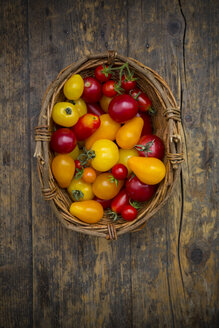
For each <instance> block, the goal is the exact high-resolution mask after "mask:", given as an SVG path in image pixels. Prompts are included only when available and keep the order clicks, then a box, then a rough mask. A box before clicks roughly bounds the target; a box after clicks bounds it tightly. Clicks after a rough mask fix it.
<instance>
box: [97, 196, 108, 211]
mask: <svg viewBox="0 0 219 328" xmlns="http://www.w3.org/2000/svg"><path fill="white" fill-rule="evenodd" d="M93 200H96V202H98V203H100V204H101V205H102V206H103V208H104V210H105V209H106V208H110V204H111V201H112V199H101V198H98V197H96V196H95V197H94V198H93Z"/></svg>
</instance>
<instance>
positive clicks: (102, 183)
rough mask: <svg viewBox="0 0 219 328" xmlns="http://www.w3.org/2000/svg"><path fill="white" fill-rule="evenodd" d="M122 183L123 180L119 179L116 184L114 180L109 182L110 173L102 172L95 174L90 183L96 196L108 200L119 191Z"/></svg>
mask: <svg viewBox="0 0 219 328" xmlns="http://www.w3.org/2000/svg"><path fill="white" fill-rule="evenodd" d="M123 184H124V181H123V180H119V181H118V184H117V185H116V183H115V182H111V179H110V173H102V174H100V175H98V176H97V178H96V180H95V181H94V183H93V185H92V189H93V193H94V194H95V196H96V197H98V198H101V199H105V200H109V199H112V198H114V197H115V196H116V195H117V194H118V193H119V191H120V189H121V188H122V186H123Z"/></svg>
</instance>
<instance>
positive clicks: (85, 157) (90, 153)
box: [78, 147, 96, 167]
mask: <svg viewBox="0 0 219 328" xmlns="http://www.w3.org/2000/svg"><path fill="white" fill-rule="evenodd" d="M95 157H96V154H95V151H94V150H91V149H90V150H87V149H86V148H85V147H84V148H83V153H81V154H80V155H79V156H78V160H79V161H80V162H81V166H82V167H84V166H86V165H87V164H88V162H89V160H91V159H93V158H95Z"/></svg>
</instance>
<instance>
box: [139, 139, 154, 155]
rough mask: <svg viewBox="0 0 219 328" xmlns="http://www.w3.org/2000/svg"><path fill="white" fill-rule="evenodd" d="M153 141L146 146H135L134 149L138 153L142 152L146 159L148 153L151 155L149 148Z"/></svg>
mask: <svg viewBox="0 0 219 328" xmlns="http://www.w3.org/2000/svg"><path fill="white" fill-rule="evenodd" d="M154 141H155V139H154V140H152V141H150V142H148V143H147V144H146V145H136V146H135V149H136V150H138V151H143V152H144V153H145V156H146V157H148V153H152V151H151V147H152V146H153V144H154Z"/></svg>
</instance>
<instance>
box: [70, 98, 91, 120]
mask: <svg viewBox="0 0 219 328" xmlns="http://www.w3.org/2000/svg"><path fill="white" fill-rule="evenodd" d="M71 103H72V104H73V105H74V106H75V108H76V109H77V111H78V115H79V117H81V116H83V115H85V114H87V105H86V103H85V101H84V99H82V98H79V99H77V100H72V101H71Z"/></svg>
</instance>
